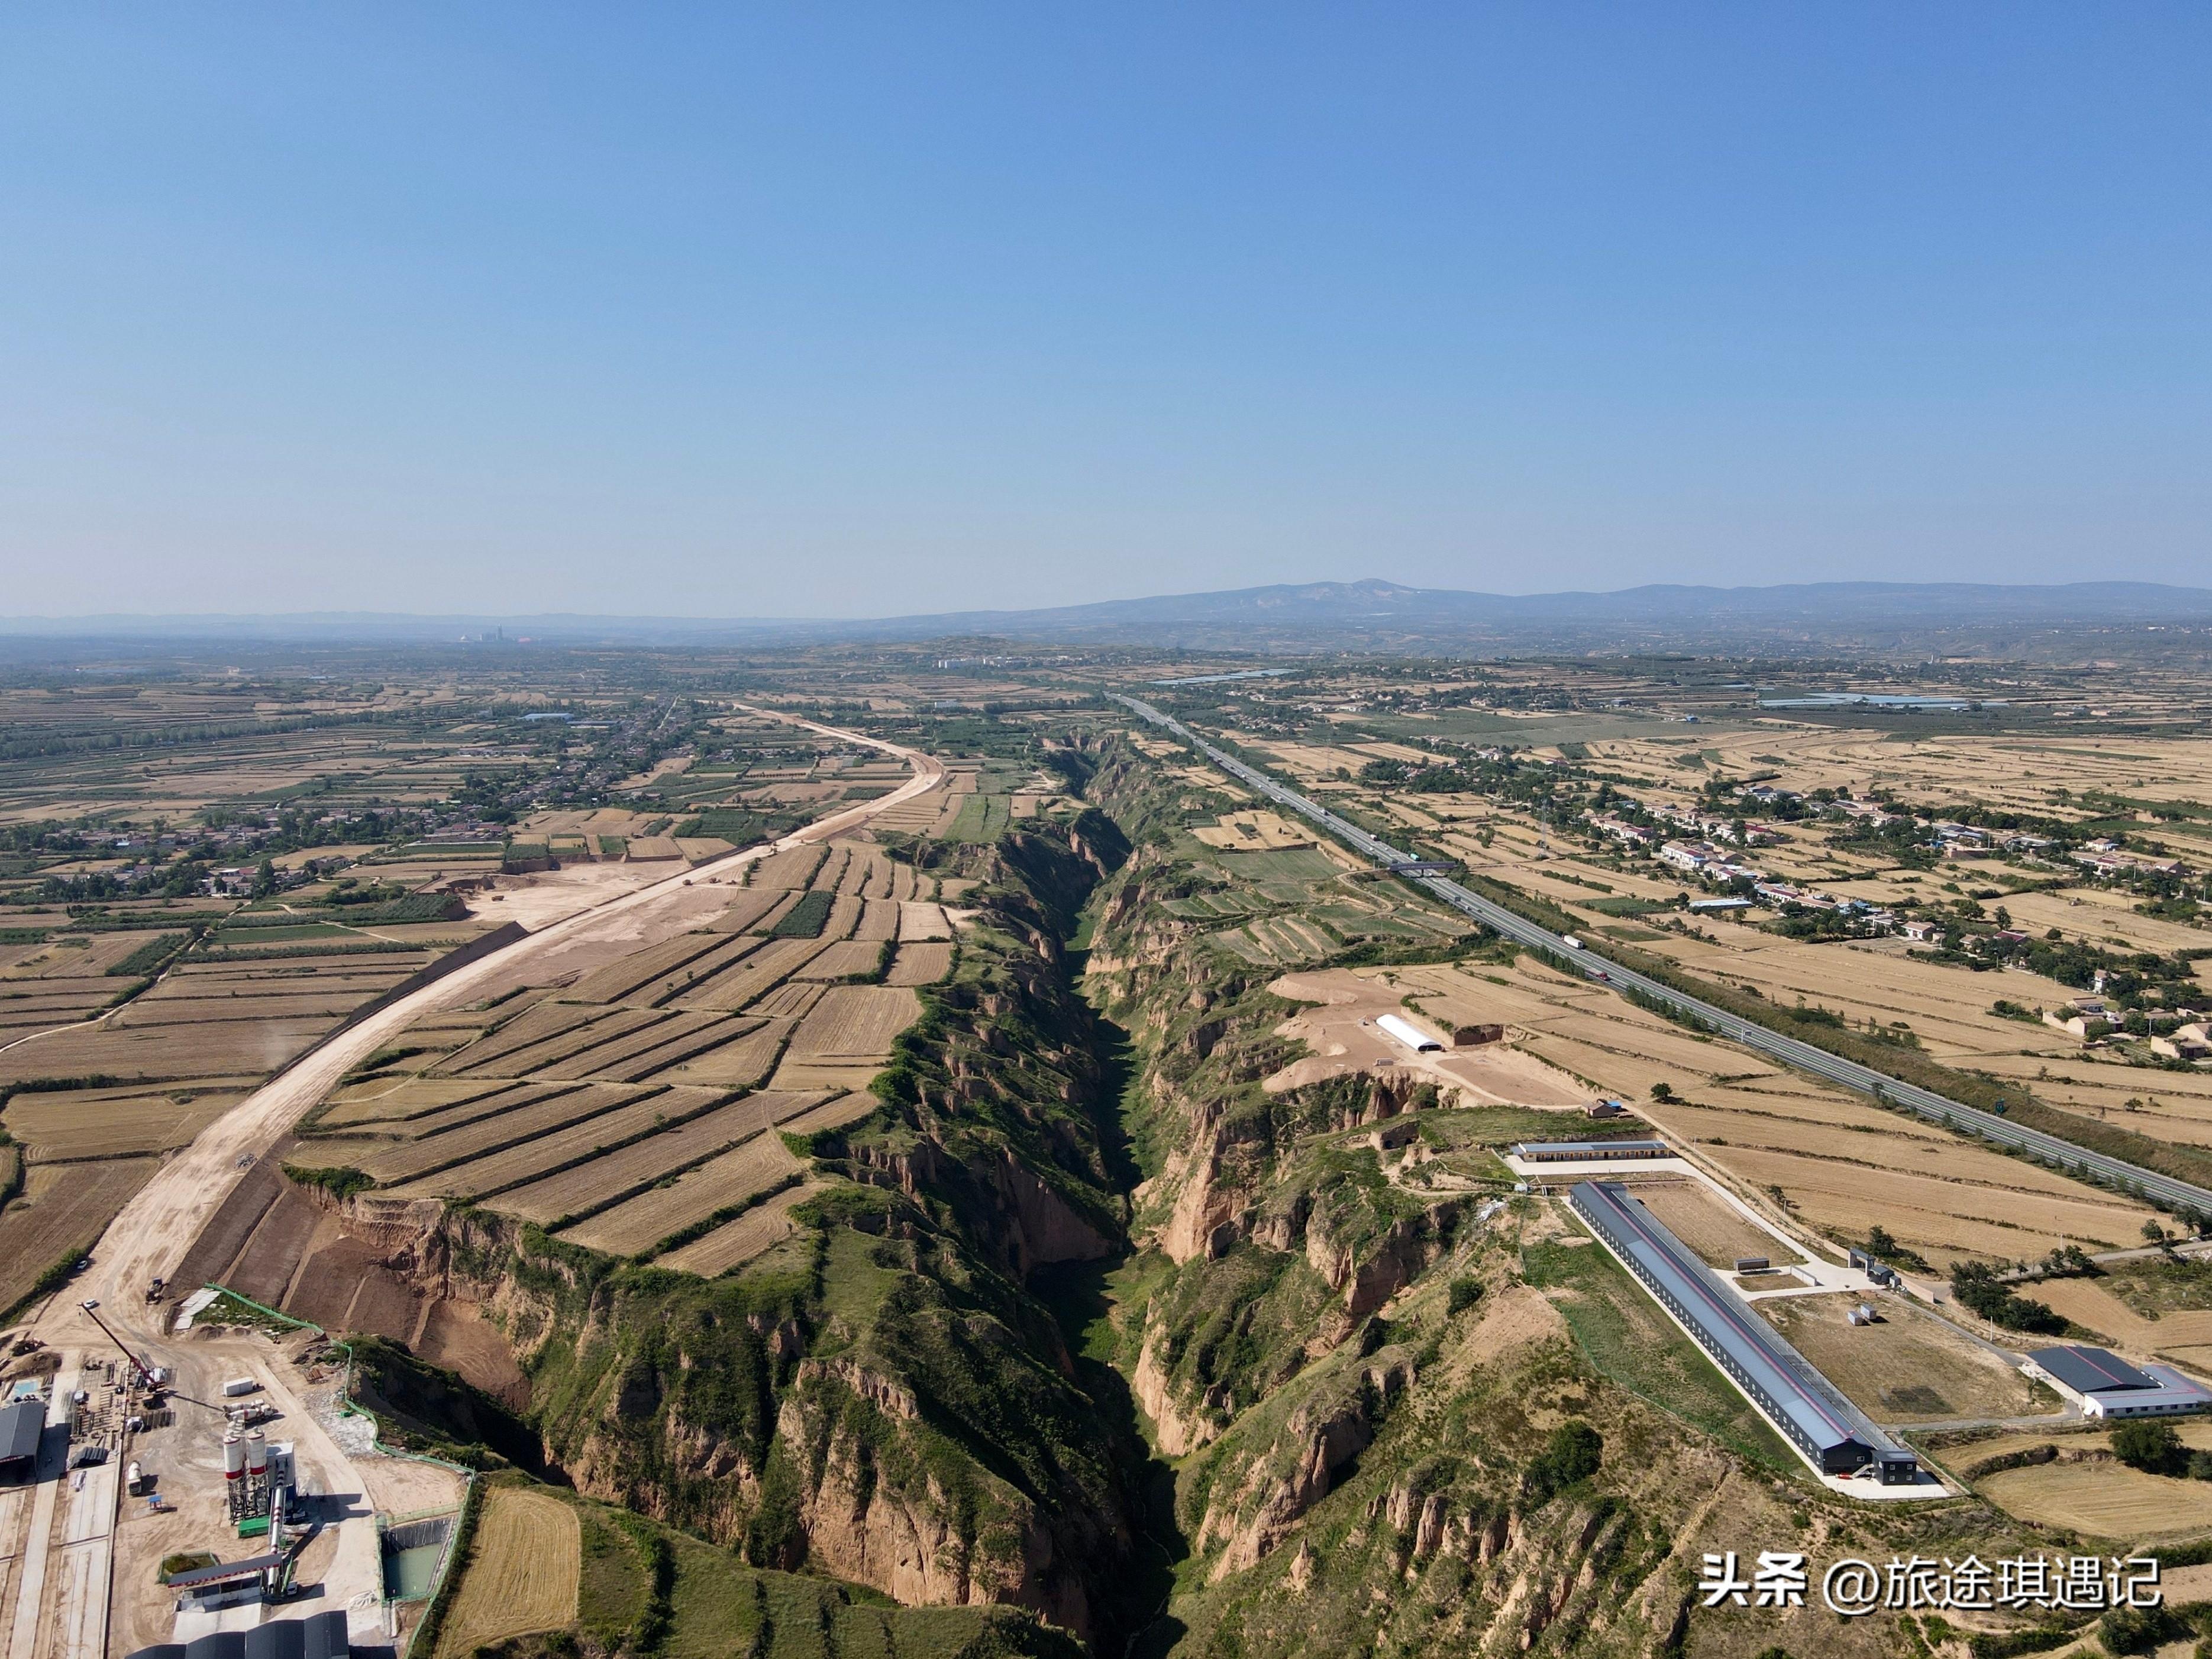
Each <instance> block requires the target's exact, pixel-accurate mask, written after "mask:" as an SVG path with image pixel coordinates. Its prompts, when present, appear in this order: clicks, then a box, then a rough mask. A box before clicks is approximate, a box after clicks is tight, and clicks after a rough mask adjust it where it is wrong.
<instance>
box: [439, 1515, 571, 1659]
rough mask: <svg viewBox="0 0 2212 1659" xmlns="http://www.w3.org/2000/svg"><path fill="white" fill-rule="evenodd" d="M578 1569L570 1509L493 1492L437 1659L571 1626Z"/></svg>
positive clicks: (471, 1547) (457, 1657)
mask: <svg viewBox="0 0 2212 1659" xmlns="http://www.w3.org/2000/svg"><path fill="white" fill-rule="evenodd" d="M582 1567H583V1551H582V1546H581V1542H580V1536H579V1532H578V1528H577V1525H576V1511H575V1510H573V1509H571V1508H570V1507H569V1506H568V1504H564V1503H562V1501H561V1500H560V1499H559V1498H554V1497H550V1496H549V1495H548V1494H546V1493H544V1492H531V1491H527V1490H526V1489H524V1488H521V1487H518V1486H493V1487H492V1488H491V1489H490V1491H489V1492H487V1493H486V1494H485V1495H484V1512H483V1519H482V1520H480V1521H479V1522H477V1530H476V1536H475V1538H474V1539H473V1540H471V1542H470V1545H469V1553H468V1559H467V1560H466V1561H465V1562H464V1563H463V1564H462V1568H461V1582H460V1588H459V1590H458V1591H457V1592H456V1593H455V1595H454V1596H453V1607H452V1610H451V1611H450V1612H449V1613H447V1615H446V1624H445V1628H444V1629H443V1630H442V1631H441V1632H440V1633H439V1638H438V1656H439V1659H462V1656H465V1655H468V1654H472V1653H474V1652H476V1651H477V1650H478V1649H479V1648H483V1647H489V1646H490V1645H491V1644H494V1643H497V1642H504V1641H506V1640H507V1639H509V1638H512V1637H517V1636H527V1635H529V1634H530V1633H531V1632H533V1631H542V1630H557V1629H559V1628H560V1627H561V1626H564V1625H567V1624H570V1623H573V1622H574V1620H575V1617H576V1588H577V1581H578V1579H579V1577H580V1575H581V1571H582Z"/></svg>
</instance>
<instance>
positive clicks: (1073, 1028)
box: [331, 815, 1133, 1634]
mask: <svg viewBox="0 0 2212 1659" xmlns="http://www.w3.org/2000/svg"><path fill="white" fill-rule="evenodd" d="M1079 829H1080V833H1076V832H1075V830H1074V829H1073V828H1071V827H1066V826H1064V827H1061V828H1060V829H1057V830H1054V829H1041V830H1038V831H1036V832H1029V831H1024V832H1020V833H1017V834H1012V835H1009V836H1006V838H1004V839H1003V840H1002V841H1001V842H1000V844H999V845H998V846H997V847H995V848H980V849H971V850H970V851H969V852H968V853H967V854H964V855H963V856H964V857H965V858H966V859H967V860H968V863H967V864H966V866H964V867H963V870H962V873H964V874H967V875H969V877H970V878H973V879H975V880H976V881H977V882H978V883H979V885H978V887H977V888H976V889H975V890H973V891H972V892H971V893H970V895H969V898H968V901H967V902H968V904H969V906H972V907H973V908H975V911H976V913H977V914H976V917H975V925H974V926H973V927H970V928H969V930H968V931H967V932H966V933H964V934H963V939H962V948H961V961H960V971H959V973H958V974H957V976H956V977H955V979H954V980H953V981H951V982H950V983H948V984H946V985H945V986H942V987H934V988H933V989H932V990H930V991H929V992H927V993H926V994H925V1001H926V1012H925V1013H924V1016H923V1018H922V1020H921V1023H920V1024H918V1025H917V1026H916V1027H915V1028H914V1029H913V1030H910V1031H909V1032H908V1034H907V1036H905V1037H904V1038H902V1040H901V1042H900V1043H899V1046H898V1051H897V1056H896V1060H895V1061H894V1063H893V1065H892V1066H891V1067H890V1069H889V1071H888V1072H887V1073H885V1074H884V1077H883V1078H882V1079H879V1085H878V1093H879V1095H880V1097H882V1099H883V1101H884V1105H883V1107H882V1109H881V1110H880V1111H879V1112H878V1115H876V1116H875V1117H874V1118H872V1119H869V1120H866V1121H862V1122H860V1123H859V1124H856V1125H854V1126H852V1127H849V1128H848V1129H847V1130H845V1131H843V1132H842V1133H839V1134H837V1135H835V1136H831V1137H828V1138H825V1139H819V1140H817V1142H816V1143H814V1144H813V1146H811V1149H810V1150H811V1152H813V1153H814V1154H815V1157H816V1165H815V1168H816V1172H817V1177H818V1178H821V1179H823V1180H824V1181H825V1182H827V1183H828V1184H827V1186H826V1187H825V1189H824V1191H823V1194H822V1195H821V1196H819V1197H817V1198H816V1199H814V1200H811V1201H810V1202H808V1203H806V1204H805V1205H802V1206H799V1208H798V1210H797V1211H796V1212H794V1216H795V1219H797V1220H798V1221H799V1224H800V1225H799V1231H798V1232H797V1234H796V1235H795V1236H794V1237H792V1238H790V1239H788V1240H787V1241H785V1243H782V1244H781V1245H779V1246H777V1247H775V1249H773V1250H771V1251H770V1252H769V1255H766V1256H763V1257H762V1258H759V1259H758V1260H757V1261H755V1262H753V1263H751V1264H749V1265H748V1267H746V1268H745V1269H744V1270H743V1271H742V1272H740V1273H736V1274H733V1275H732V1276H730V1277H727V1278H725V1279H715V1280H712V1281H707V1280H701V1279H696V1278H692V1277H690V1276H688V1275H683V1274H678V1273H666V1272H660V1271H656V1270H655V1269H653V1268H652V1267H649V1266H637V1265H623V1264H618V1263H617V1262H614V1261H610V1260H608V1259H607V1258H605V1257H603V1256H599V1255H593V1254H592V1253H590V1252H588V1251H585V1250H581V1249H575V1248H574V1247H571V1246H568V1245H565V1244H562V1243H559V1242H558V1241H556V1240H553V1239H551V1238H549V1237H546V1236H545V1235H544V1234H543V1233H541V1232H539V1231H537V1230H535V1229H532V1228H527V1227H524V1226H520V1225H517V1224H514V1223H512V1222H510V1221H507V1220H506V1219H504V1218H501V1217H498V1216H496V1215H493V1214H489V1213H487V1212H477V1211H470V1210H449V1209H447V1208H446V1207H444V1206H441V1205H439V1204H435V1203H427V1204H423V1203H416V1204H404V1203H396V1202H394V1201H393V1200H388V1199H379V1198H377V1197H375V1196H374V1195H367V1196H362V1197H359V1198H356V1199H355V1200H351V1201H349V1202H348V1203H346V1204H345V1205H343V1213H344V1216H345V1219H346V1225H347V1226H348V1229H349V1231H350V1232H352V1233H353V1234H354V1235H355V1236H356V1237H359V1238H361V1239H362V1240H364V1241H367V1242H369V1243H372V1244H373V1246H374V1249H375V1251H376V1252H377V1254H378V1255H379V1257H380V1261H381V1263H382V1266H381V1267H380V1269H379V1270H380V1271H388V1272H391V1273H393V1274H395V1275H397V1276H398V1277H400V1278H402V1279H404V1280H405V1282H406V1283H407V1284H408V1285H410V1287H412V1288H413V1289H415V1290H416V1291H419V1292H423V1293H428V1294H431V1295H435V1296H436V1297H440V1298H442V1299H443V1300H444V1301H445V1302H446V1303H447V1304H449V1305H452V1306H453V1307H459V1308H466V1309H468V1310H471V1313H472V1315H474V1316H479V1317H481V1319H482V1320H483V1322H485V1324H486V1326H487V1327H488V1328H492V1329H495V1330H496V1331H497V1332H498V1333H500V1334H501V1337H502V1339H503V1340H504V1341H505V1342H506V1344H507V1346H508V1348H509V1349H510V1351H511V1353H512V1356H513V1360H514V1362H515V1363H516V1364H517V1365H519V1367H520V1370H521V1372H522V1373H523V1374H524V1375H526V1377H527V1378H528V1383H529V1401H530V1405H529V1409H528V1413H527V1427H528V1429H529V1431H532V1433H534V1435H535V1436H536V1437H537V1438H538V1442H539V1445H540V1448H541V1449H542V1457H543V1461H544V1465H545V1467H546V1468H548V1469H549V1471H550V1472H552V1473H555V1474H558V1475H560V1476H562V1477H564V1478H566V1479H568V1480H572V1481H573V1482H574V1484H575V1485H576V1486H578V1487H579V1488H580V1489H581V1490H582V1491H584V1492H587V1493H590V1494H592V1495H593V1496H595V1497H600V1498H607V1499H610V1500H612V1501H615V1502H617V1503H620V1504H624V1505H626V1506H628V1507H630V1508H632V1509H635V1510H639V1511H641V1512H642V1513H644V1514H647V1515H650V1516H653V1517H655V1518H657V1519H659V1520H663V1521H665V1522H670V1523H671V1524H673V1525H676V1526H678V1527H681V1528H685V1529H687V1530H689V1531H690V1532H693V1533H695V1534H699V1535H701V1536H703V1537H705V1538H708V1539H710V1540H713V1541H715V1542H718V1543H721V1544H726V1545H729V1546H732V1547H735V1548H737V1549H738V1550H740V1551H742V1552H743V1553H744V1556H745V1557H746V1558H747V1559H749V1560H750V1562H752V1563H753V1564H754V1565H759V1566H764V1567H776V1568H785V1569H805V1570H807V1571H817V1572H823V1573H828V1574H830V1575H834V1576H836V1577H841V1578H845V1579H848V1580H851V1581H853V1582H854V1583H860V1584H865V1585H867V1586H870V1587H872V1588H873V1589H878V1590H881V1591H883V1592H884V1593H886V1594H888V1595H892V1596H894V1597H896V1598H897V1599H898V1600H900V1601H902V1602H907V1603H912V1604H921V1605H933V1606H947V1607H952V1606H971V1605H977V1604H983V1603H1005V1604H1010V1605H1015V1606H1020V1607H1028V1608H1030V1609H1033V1610H1034V1611H1036V1613H1040V1614H1041V1615H1042V1616H1043V1617H1044V1618H1046V1619H1048V1620H1050V1621H1052V1622H1053V1623H1054V1624H1057V1625H1060V1626H1063V1627H1065V1628H1066V1629H1068V1630H1072V1631H1074V1632H1077V1633H1079V1634H1082V1633H1085V1632H1088V1631H1090V1630H1091V1628H1092V1626H1093V1625H1094V1622H1095V1619H1096V1613H1095V1606H1096V1604H1097V1599H1098V1595H1099V1593H1100V1590H1099V1587H1100V1586H1101V1584H1102V1583H1103V1584H1107V1585H1109V1586H1110V1585H1111V1583H1112V1581H1113V1579H1114V1576H1115V1574H1116V1573H1117V1571H1120V1568H1121V1563H1122V1562H1123V1561H1124V1560H1125V1559H1127V1555H1128V1553H1129V1551H1130V1549H1131V1548H1132V1545H1133V1539H1132V1535H1131V1530H1130V1527H1129V1524H1128V1520H1127V1513H1128V1508H1129V1504H1128V1500H1127V1496H1126V1493H1125V1492H1124V1489H1123V1471H1122V1468H1121V1464H1120V1463H1119V1462H1118V1461H1117V1451H1116V1448H1115V1446H1113V1445H1112V1444H1109V1443H1106V1442H1105V1441H1104V1439H1103V1437H1102V1436H1101V1433H1100V1429H1099V1424H1100V1413H1099V1412H1098V1410H1097V1406H1096V1404H1095V1403H1094V1402H1093V1401H1091V1400H1090V1399H1089V1398H1088V1397H1086V1396H1085V1394H1084V1392H1083V1390H1082V1389H1081V1388H1080V1387H1079V1385H1078V1384H1077V1383H1076V1382H1075V1381H1074V1375H1075V1369H1076V1368H1075V1366H1074V1364H1073V1362H1072V1360H1071V1358H1070V1356H1069V1354H1068V1352H1067V1351H1066V1346H1065V1344H1064V1342H1063V1341H1062V1340H1061V1336H1060V1328H1059V1326H1058V1325H1057V1323H1056V1322H1055V1321H1054V1318H1053V1317H1052V1316H1051V1315H1050V1314H1049V1313H1048V1310H1046V1309H1045V1307H1044V1306H1043V1305H1042V1304H1041V1303H1040V1302H1038V1301H1037V1300H1036V1297H1034V1296H1033V1295H1032V1294H1031V1293H1030V1289H1029V1287H1028V1286H1029V1279H1030V1275H1031V1274H1032V1273H1035V1272H1036V1271H1038V1270H1039V1269H1041V1268H1043V1267H1049V1266H1052V1265H1054V1264H1060V1263H1067V1262H1079V1261H1094V1260H1098V1259H1101V1258H1104V1257H1108V1256H1110V1255H1115V1254H1118V1253H1119V1252H1120V1251H1121V1249H1124V1248H1125V1246H1124V1242H1123V1241H1124V1233H1123V1222H1124V1216H1125V1212H1126V1204H1125V1199H1124V1197H1123V1195H1122V1194H1121V1193H1119V1192H1118V1191H1117V1190H1116V1189H1115V1183H1114V1182H1113V1181H1112V1179H1111V1178H1110V1176H1109V1174H1108V1171H1107V1168H1106V1164H1105V1159H1104V1157H1103V1153H1102V1152H1101V1149H1100V1143H1099V1135H1098V1124H1097V1116H1096V1114H1097V1112H1098V1110H1099V1109H1100V1106H1101V1100H1100V1096H1101V1091H1102V1090H1103V1088H1104V1086H1105V1073H1104V1071H1103V1067H1102V1063H1101V1060H1100V1058H1099V1056H1100V1053H1101V1050H1102V1048H1103V1044H1102V1043H1101V1042H1100V1041H1099V1038H1098V1035H1097V1030H1096V1029H1095V1020H1094V1016H1093V1015H1092V1012H1091V1009H1090V1007H1089V1006H1088V1005H1087V1004H1085V1002H1084V1001H1083V1000H1081V999H1080V998H1079V997H1078V996H1076V995H1075V994H1073V989H1072V987H1071V986H1070V984H1069V982H1068V979H1067V975H1066V969H1065V967H1064V964H1063V963H1062V962H1061V960H1060V954H1061V947H1062V941H1063V940H1064V939H1065V938H1066V933H1067V932H1068V931H1069V930H1070V929H1071V928H1072V927H1073V925H1074V920H1075V913H1076V911H1077V909H1078V908H1079V907H1080V905H1081V903H1082V902H1083V900H1084V898H1085V896H1086V895H1087V894H1088V892H1089V891H1090V890H1091V886H1092V884H1094V883H1095V882H1096V881H1097V879H1098V878H1099V875H1100V873H1101V872H1102V868H1103V867H1104V866H1106V865H1107V864H1108V863H1109V861H1110V860H1112V859H1114V858H1115V857H1117V856H1119V855H1120V854H1121V851H1123V850H1124V849H1122V848H1120V846H1119V844H1118V838H1117V833H1116V832H1115V829H1114V826H1113V825H1112V823H1110V821H1108V820H1103V819H1098V818H1097V817H1096V816H1095V815H1094V816H1093V818H1092V819H1091V821H1089V822H1087V823H1081V824H1080V826H1079ZM331 1201H332V1202H333V1203H335V1202H336V1201H335V1200H331ZM395 1391H397V1390H396V1389H395Z"/></svg>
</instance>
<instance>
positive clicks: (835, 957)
mask: <svg viewBox="0 0 2212 1659" xmlns="http://www.w3.org/2000/svg"><path fill="white" fill-rule="evenodd" d="M883 956H884V947H883V945H881V944H874V945H871V944H869V943H867V942H866V940H863V939H843V940H841V941H840V942H838V943H837V944H835V945H831V946H830V947H829V949H828V950H826V951H823V953H822V954H821V955H820V956H818V957H815V958H814V960H813V961H811V962H810V963H807V964H806V966H805V967H804V968H802V969H799V974H800V975H801V976H802V977H804V978H806V979H814V980H837V979H859V978H862V977H866V978H870V979H872V978H873V977H874V976H875V972H876V968H877V965H878V963H881V962H882V960H883Z"/></svg>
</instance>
